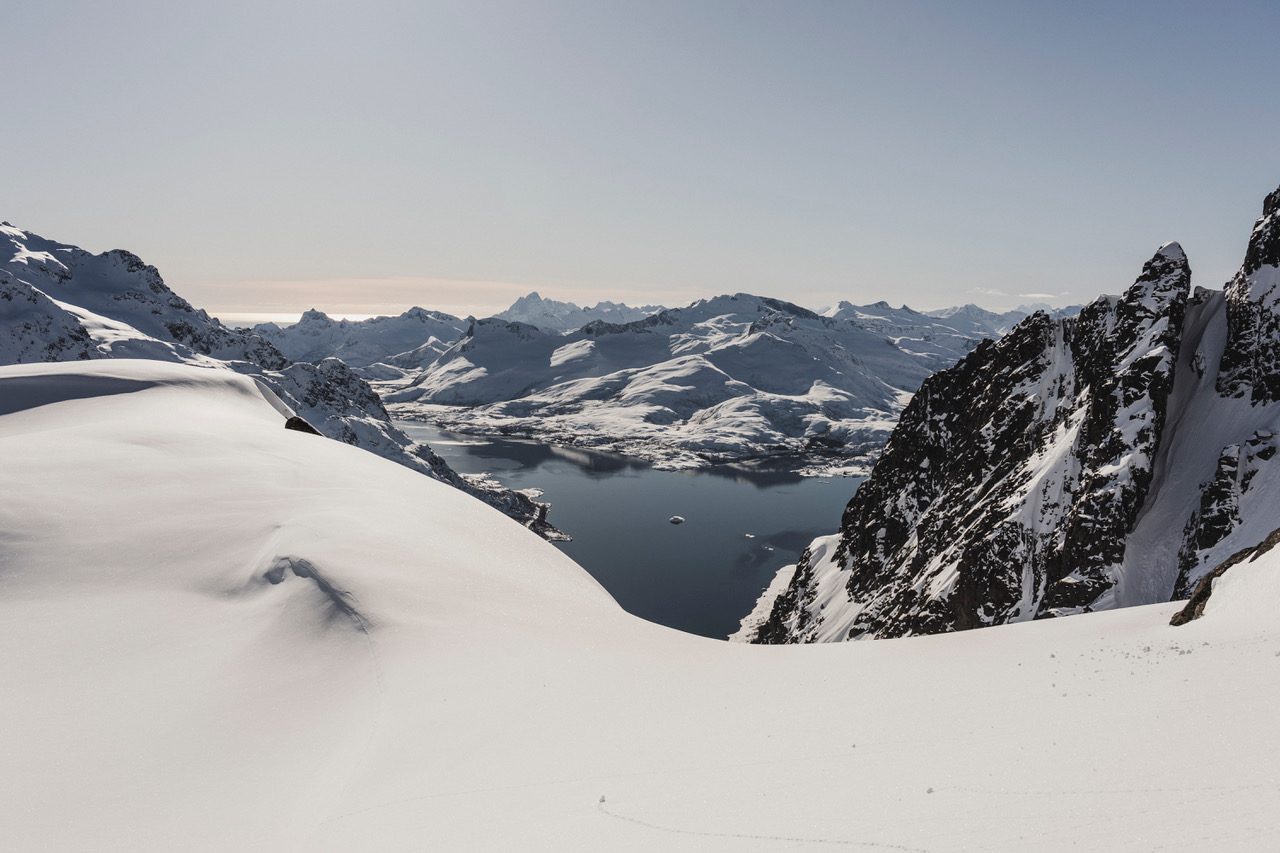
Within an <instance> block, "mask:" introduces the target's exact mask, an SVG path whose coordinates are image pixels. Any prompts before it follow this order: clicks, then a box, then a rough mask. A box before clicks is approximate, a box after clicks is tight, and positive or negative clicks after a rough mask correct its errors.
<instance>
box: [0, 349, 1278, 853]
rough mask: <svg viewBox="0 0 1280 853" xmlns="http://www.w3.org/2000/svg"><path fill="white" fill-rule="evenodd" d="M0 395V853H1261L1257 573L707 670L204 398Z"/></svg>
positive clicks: (276, 417) (1266, 719) (334, 456)
mask: <svg viewBox="0 0 1280 853" xmlns="http://www.w3.org/2000/svg"><path fill="white" fill-rule="evenodd" d="M0 401H3V406H2V407H0V411H2V412H3V414H0V458H2V459H4V460H5V462H4V464H3V465H0V566H3V571H0V682H2V683H3V684H4V685H5V691H4V699H3V703H2V707H3V711H2V712H0V713H2V715H3V726H0V753H2V754H3V755H4V761H3V763H2V764H0V826H3V827H4V835H5V845H6V846H7V847H10V848H12V849H58V850H101V849H131V850H173V849H184V850H227V849H240V850H267V849H275V850H278V849H291V850H303V849H305V850H315V849H334V850H337V849H345V850H349V849H383V850H386V849H401V850H421V849H440V850H556V851H561V850H636V851H642V850H643V851H648V850H655V849H662V850H698V851H702V850H726V851H753V850H758V851H772V850H778V849H825V848H827V847H833V846H834V847H855V848H863V849H871V850H876V849H884V850H927V851H948V850H971V849H983V850H1027V849H1036V850H1056V849H1107V850H1151V849H1170V850H1204V849H1208V848H1212V849H1215V850H1249V849H1268V848H1272V847H1275V846H1276V845H1277V844H1278V843H1280V831H1278V830H1277V825H1276V820H1275V805H1276V802H1277V798H1278V797H1280V782H1277V780H1276V778H1275V772H1274V769H1275V766H1276V763H1277V760H1280V744H1278V743H1277V739H1278V737H1280V736H1278V735H1277V729H1276V726H1275V724H1274V710H1273V709H1274V707H1275V706H1276V704H1277V702H1278V701H1280V687H1278V686H1277V685H1280V678H1278V677H1277V676H1278V675H1280V628H1278V626H1277V623H1276V620H1275V611H1276V602H1277V600H1278V599H1277V596H1280V588H1277V586H1276V579H1277V578H1280V573H1278V570H1280V565H1277V561H1276V559H1275V558H1274V556H1273V555H1274V554H1275V553H1276V552H1271V554H1269V555H1264V557H1262V558H1259V560H1258V561H1256V562H1254V563H1247V564H1242V565H1240V566H1237V567H1234V568H1233V569H1231V570H1230V571H1229V572H1228V573H1227V574H1226V575H1225V576H1224V577H1223V578H1222V579H1221V580H1220V581H1219V587H1218V588H1217V589H1216V590H1215V593H1214V595H1213V597H1212V598H1211V599H1210V600H1209V602H1208V604H1207V606H1206V609H1205V614H1204V616H1203V618H1201V619H1199V620H1197V621H1195V622H1193V623H1191V624H1188V625H1185V626H1183V627H1180V628H1171V627H1169V626H1168V624H1167V623H1168V620H1169V616H1170V614H1171V613H1172V611H1173V610H1174V609H1176V608H1175V607H1174V606H1172V605H1161V606H1154V607H1140V608H1132V609H1128V610H1124V611H1117V612H1112V613H1104V614H1094V615H1088V616H1081V617H1073V618H1070V619H1062V620H1052V621H1050V622H1038V623H1033V624H1025V625H1014V626H1007V627H1000V628H993V629H990V630H985V631H976V632H967V633H965V634H958V635H949V636H945V637H924V638H915V639H909V640H895V641H887V642H882V643H863V644H853V645H831V646H818V647H800V648H797V647H790V648H759V647H749V646H734V645H730V644H726V643H717V642H713V641H708V640H700V639H697V638H693V637H689V636H687V635H682V634H678V633H676V632H673V631H669V630H666V629H662V628H658V627H656V626H653V625H650V624H647V623H644V622H642V621H640V620H637V619H635V618H632V617H630V616H628V615H626V614H625V613H623V612H622V611H621V610H620V609H619V608H617V607H616V606H615V605H614V604H613V602H612V601H611V600H610V599H609V598H608V597H607V596H606V595H605V594H604V592H603V591H602V590H601V589H600V588H599V587H598V586H597V585H596V584H595V583H594V581H592V580H591V579H590V578H589V577H588V576H587V575H586V574H585V573H584V572H582V571H581V570H580V569H579V568H578V567H577V566H575V565H573V564H572V563H571V562H569V561H568V560H567V559H566V558H565V557H564V556H563V555H561V554H560V553H559V552H558V551H557V550H556V549H555V548H553V547H552V546H550V545H548V544H547V543H545V542H543V541H541V540H539V539H537V538H536V537H535V536H533V535H532V534H531V533H529V532H528V531H527V530H525V529H523V528H522V527H520V526H519V525H518V524H516V523H514V522H512V521H510V520H508V519H507V518H505V517H503V516H502V515H500V514H498V513H497V512H494V511H493V510H491V509H489V508H488V507H485V506H484V505H482V504H481V503H479V502H477V501H473V500H471V499H469V498H467V497H465V496H464V495H462V494H461V493H460V492H458V491H456V490H454V489H450V488H448V487H446V486H444V485H442V484H440V483H438V482H435V481H432V480H430V479H429V478H426V477H421V476H418V475H416V474H414V473H413V472H412V471H410V470H408V469H406V468H403V467H401V466H397V465H394V464H390V463H388V462H386V461H385V460H382V459H379V458H377V457H375V456H373V455H372V454H368V453H364V452H361V451H359V450H357V449H356V448H353V447H349V446H346V445H343V444H340V443H338V442H333V441H325V440H322V439H319V438H317V437H315V436H311V435H306V434H302V433H298V432H291V431H288V430H285V429H284V428H283V417H282V415H281V414H280V413H279V412H278V411H277V410H276V409H275V408H274V407H273V406H272V405H271V404H270V401H269V399H268V398H267V397H265V396H264V394H263V392H262V391H261V389H260V388H259V387H258V386H257V385H256V384H255V383H254V382H253V381H252V379H249V378H246V377H240V376H237V375H235V374H234V373H232V372H230V371H215V370H202V369H197V368H193V367H188V366H183V365H173V364H164V363H159V362H154V361H151V362H140V361H128V360H120V361H94V362H79V363H63V364H38V365H29V366H16V367H6V368H0ZM942 709H945V711H943V710H942Z"/></svg>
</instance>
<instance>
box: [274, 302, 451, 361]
mask: <svg viewBox="0 0 1280 853" xmlns="http://www.w3.org/2000/svg"><path fill="white" fill-rule="evenodd" d="M253 330H254V331H255V332H257V333H258V334H259V335H261V336H262V337H263V338H265V339H266V340H268V341H270V342H271V343H272V344H274V345H275V347H276V349H278V350H280V352H282V353H284V355H285V356H286V357H288V358H291V359H293V360H294V361H320V360H321V359H324V358H330V357H333V358H340V359H342V360H343V361H345V362H346V363H347V364H348V365H349V366H351V367H354V368H366V367H369V366H370V365H372V364H376V363H378V362H385V361H387V360H388V359H392V358H394V357H396V356H398V355H401V354H402V353H408V352H411V351H415V350H418V351H421V352H423V353H428V352H429V353H431V358H429V359H426V361H427V362H429V361H430V360H431V359H433V358H434V357H435V356H437V355H439V354H440V353H442V352H444V351H445V350H446V349H448V348H449V346H450V345H451V344H452V343H453V342H454V341H456V340H458V338H460V337H462V335H463V334H464V333H465V332H466V330H467V322H466V321H465V320H460V319H458V318H457V317H454V316H452V315H450V314H444V313H441V312H439V311H428V310H426V309H425V308H410V309H409V310H408V311H406V312H404V313H403V314H401V315H399V316H398V317H371V318H369V319H368V320H334V319H333V318H331V317H329V316H328V315H327V314H325V313H324V312H323V311H316V310H315V309H312V310H310V311H306V312H304V313H303V314H302V317H301V318H300V319H299V320H298V322H296V323H294V324H292V325H288V326H281V325H279V324H277V323H260V324H259V325H257V326H254V327H253ZM416 366H419V367H420V366H422V365H421V364H419V365H416Z"/></svg>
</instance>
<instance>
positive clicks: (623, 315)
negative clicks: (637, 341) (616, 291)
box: [494, 290, 662, 332]
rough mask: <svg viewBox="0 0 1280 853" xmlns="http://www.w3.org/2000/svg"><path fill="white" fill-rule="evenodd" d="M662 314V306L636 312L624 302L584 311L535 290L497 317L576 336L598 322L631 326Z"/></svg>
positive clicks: (610, 303) (584, 309)
mask: <svg viewBox="0 0 1280 853" xmlns="http://www.w3.org/2000/svg"><path fill="white" fill-rule="evenodd" d="M661 310H662V306H661V305H642V306H640V307H638V308H633V307H631V306H630V305H625V304H623V303H621V302H597V303H596V304H595V305H591V306H588V307H586V308H580V307H578V306H577V305H575V304H573V303H572V302H560V301H558V300H555V299H544V298H543V297H541V296H540V295H538V292H537V291H536V290H535V291H534V292H532V293H530V294H529V295H528V296H521V297H520V298H519V299H517V300H516V301H515V302H513V303H512V304H511V307H510V308H508V309H507V310H505V311H502V312H500V313H498V314H495V315H494V316H495V317H497V318H498V319H499V320H506V321H508V322H511V323H525V324H527V325H530V326H537V327H538V328H539V329H542V330H543V331H546V332H572V331H574V330H575V329H581V328H582V327H583V326H585V325H587V324H588V323H594V322H596V321H597V320H599V321H601V322H604V323H630V322H633V321H635V320H643V319H644V318H645V317H648V316H650V315H652V314H657V313H658V312H659V311H661Z"/></svg>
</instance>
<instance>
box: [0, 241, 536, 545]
mask: <svg viewBox="0 0 1280 853" xmlns="http://www.w3.org/2000/svg"><path fill="white" fill-rule="evenodd" d="M98 358H145V359H157V360H161V361H170V362H181V363H185V364H193V365H199V366H202V367H207V368H211V369H219V370H231V371H235V372H238V373H242V374H246V375H250V376H253V377H255V378H256V379H257V380H258V381H259V382H261V383H263V384H264V385H265V386H267V387H268V388H270V389H271V390H272V391H273V392H274V394H275V395H276V396H277V397H278V398H280V399H281V400H283V401H284V404H285V405H286V406H287V407H288V408H289V409H290V410H291V411H292V412H296V413H297V414H298V415H299V416H300V417H302V418H303V419H305V420H306V421H307V422H308V423H309V424H311V426H312V427H314V428H315V429H317V430H319V431H320V432H321V433H322V434H324V435H326V436H328V437H330V438H334V439H337V440H339V441H343V442H346V443H347V444H353V445H356V446H358V447H362V448H364V449H365V450H369V451H372V452H373V453H376V454H378V455H380V456H383V457H385V458H387V459H391V460H393V461H395V462H398V463H400V464H401V465H405V466H407V467H409V468H412V469H413V470H415V471H418V472H420V473H423V474H426V475H428V476H430V477H434V478H436V479H440V480H443V481H444V482H447V483H449V484H450V485H453V486H455V487H457V488H459V489H462V490H463V491H466V492H468V493H470V494H472V495H474V496H476V497H478V498H480V499H481V500H483V501H485V502H487V503H490V504H492V505H494V506H496V507H498V508H500V509H502V510H503V511H504V512H507V513H509V514H511V515H512V516H513V517H514V518H518V519H521V520H522V521H524V522H526V523H528V524H530V525H531V526H532V527H534V528H535V529H537V530H539V531H541V532H542V533H544V534H545V535H548V536H558V535H561V534H560V533H559V531H556V530H555V528H553V527H552V526H551V525H550V524H549V523H548V522H547V521H546V512H547V507H546V506H545V505H544V504H539V503H536V502H535V501H533V500H532V499H531V498H530V497H529V496H528V495H525V494H522V493H518V492H512V491H511V490H509V489H505V488H503V487H501V486H500V485H498V484H497V483H496V482H494V481H492V480H489V479H486V478H482V477H473V478H464V477H462V476H460V475H459V474H457V473H456V472H455V471H453V470H452V469H451V468H450V467H449V466H448V464H446V463H445V461H444V460H443V459H441V458H440V457H439V456H437V455H436V454H435V453H434V452H432V450H431V448H429V447H427V446H426V445H424V444H419V443H417V442H414V441H412V440H411V439H409V437H408V436H406V435H405V434H404V433H403V432H402V431H400V430H399V429H397V428H396V427H395V426H393V425H392V423H391V419H390V418H389V417H388V415H387V411H386V409H385V408H384V407H383V404H382V401H381V400H380V399H379V398H378V396H377V394H375V393H374V392H373V390H372V389H371V388H370V387H369V385H368V383H367V382H365V381H364V380H363V379H362V378H361V377H359V376H357V375H356V374H355V373H354V372H353V371H352V369H351V368H350V367H348V366H347V365H346V364H345V363H344V362H342V361H339V360H338V359H336V358H326V359H322V360H320V361H318V362H317V363H309V362H303V361H297V362H295V361H292V360H291V359H290V358H288V357H286V356H285V355H284V354H283V353H281V352H280V350H279V349H277V348H276V347H275V346H274V345H272V344H271V343H270V342H268V341H267V340H265V339H263V338H262V337H261V336H260V335H258V334H256V333H255V332H252V331H248V330H245V329H235V328H229V327H226V326H223V325H222V324H221V323H220V322H219V321H218V320H217V319H215V318H212V317H210V316H209V315H208V314H207V313H205V312H204V311H201V310H198V309H196V308H194V307H193V306H192V305H191V304H190V303H189V302H187V301H186V300H185V299H183V298H182V297H180V296H178V295H177V294H176V293H174V292H173V291H172V290H170V289H169V287H168V286H167V285H166V284H165V283H164V281H163V279H161V277H160V274H159V272H157V270H156V268H155V267H152V266H149V265H147V264H145V263H143V261H142V260H141V259H140V258H138V257H137V256H136V255H133V254H131V253H129V252H125V251H122V250H114V251H110V252H104V253H102V254H98V255H95V254H92V253H90V252H86V251H85V250H83V249H80V248H78V247H76V246H72V245H69V244H66V243H58V242H56V241H53V240H48V239H45V238H43V237H40V236H39V235H36V234H33V233H31V232H27V231H22V230H20V229H18V228H15V227H13V226H11V225H9V224H8V223H4V224H2V225H0V364H15V363H28V362H38V361H68V360H80V359H98Z"/></svg>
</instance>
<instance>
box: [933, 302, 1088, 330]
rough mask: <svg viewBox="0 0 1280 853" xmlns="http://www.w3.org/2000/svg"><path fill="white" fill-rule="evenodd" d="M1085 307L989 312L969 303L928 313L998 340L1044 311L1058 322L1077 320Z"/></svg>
mask: <svg viewBox="0 0 1280 853" xmlns="http://www.w3.org/2000/svg"><path fill="white" fill-rule="evenodd" d="M1083 307H1084V306H1083V305H1069V306H1067V307H1065V308H1053V307H1051V306H1048V305H1024V306H1021V307H1018V308H1014V309H1013V310H1012V311H988V310H987V309H986V308H981V307H979V306H977V305H974V304H973V303H968V304H966V305H957V306H954V307H952V308H938V309H935V310H933V311H926V312H925V313H926V314H928V315H929V316H930V317H937V318H938V319H939V320H946V321H947V322H948V323H950V324H951V325H953V326H955V327H956V328H958V329H961V330H963V331H965V332H968V333H970V334H978V335H981V336H983V337H989V338H998V337H1000V336H1001V335H1003V334H1006V333H1008V331H1009V330H1010V329H1012V328H1013V327H1014V326H1016V325H1018V324H1019V323H1021V322H1022V321H1023V320H1025V319H1027V318H1028V317H1030V316H1031V315H1032V314H1035V313H1037V312H1043V313H1045V314H1048V315H1049V316H1050V317H1051V318H1053V319H1055V320H1057V319H1059V318H1062V317H1074V316H1075V315H1076V314H1079V313H1080V309H1081V308H1083Z"/></svg>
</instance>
